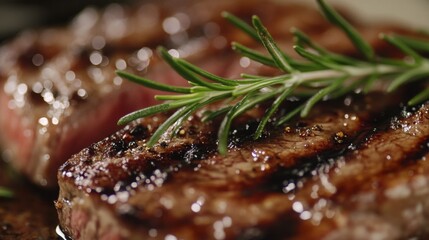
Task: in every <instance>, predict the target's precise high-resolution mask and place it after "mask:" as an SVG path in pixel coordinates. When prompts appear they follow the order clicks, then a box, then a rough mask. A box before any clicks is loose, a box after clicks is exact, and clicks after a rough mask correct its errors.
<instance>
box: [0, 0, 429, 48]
mask: <svg viewBox="0 0 429 240" xmlns="http://www.w3.org/2000/svg"><path fill="white" fill-rule="evenodd" d="M131 1H132V0H122V1H120V0H116V2H121V3H124V2H131ZM158 1H162V0H158ZM277 1H295V2H301V3H304V4H309V5H316V1H315V0H277ZM326 1H327V2H328V3H331V4H336V5H338V6H341V7H343V8H346V9H348V10H349V11H350V12H351V14H352V15H354V16H359V20H360V21H363V22H373V21H381V22H389V23H395V24H398V25H404V26H407V27H411V28H415V29H426V30H429V1H428V0H376V1H374V0H359V1H352V0H326ZM112 2H115V1H114V0H71V1H65V0H37V1H34V0H0V42H1V41H4V40H5V39H7V38H10V37H12V36H13V35H15V34H16V33H17V32H19V31H21V30H23V29H28V28H36V27H39V26H46V25H58V24H64V23H65V22H68V21H70V19H71V18H72V17H73V16H75V15H76V14H77V13H78V12H79V11H81V10H82V9H83V8H85V7H86V6H97V7H101V6H104V5H107V4H109V3H112Z"/></svg>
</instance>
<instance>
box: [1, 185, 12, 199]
mask: <svg viewBox="0 0 429 240" xmlns="http://www.w3.org/2000/svg"><path fill="white" fill-rule="evenodd" d="M11 197H13V192H12V191H10V190H9V189H7V188H4V187H0V198H11Z"/></svg>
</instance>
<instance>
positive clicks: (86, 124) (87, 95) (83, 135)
mask: <svg viewBox="0 0 429 240" xmlns="http://www.w3.org/2000/svg"><path fill="white" fill-rule="evenodd" d="M154 2H155V1H144V2H142V3H139V4H135V6H128V7H122V6H119V5H117V4H116V5H111V6H109V7H107V8H106V9H105V10H103V11H97V10H95V9H91V8H89V9H86V10H84V11H83V12H82V13H81V14H80V15H79V16H77V17H76V19H75V20H74V21H73V22H72V23H70V25H68V26H66V27H64V28H52V29H44V30H40V31H28V32H25V33H22V34H21V35H20V36H18V37H17V38H16V39H14V40H13V41H10V42H9V43H8V44H6V45H4V46H3V47H2V48H1V49H0V89H1V91H0V128H1V129H2V131H0V144H1V147H2V149H3V152H4V153H5V154H4V155H5V156H6V157H7V159H8V160H9V162H11V164H12V165H13V166H15V168H17V169H19V170H20V171H21V172H23V173H24V174H26V175H27V176H28V177H29V178H30V179H32V180H33V181H34V182H35V183H37V184H39V185H42V186H56V183H57V181H56V172H57V170H58V167H59V166H60V165H61V164H62V163H63V162H64V161H65V160H66V159H68V158H69V157H70V156H71V155H72V154H74V153H77V152H78V151H80V150H81V149H83V148H84V147H86V146H88V145H89V144H91V143H93V142H95V141H98V140H101V139H102V138H104V137H106V136H108V135H109V134H111V133H113V132H115V131H116V130H118V127H117V126H116V123H115V121H116V119H118V118H119V117H120V116H122V115H124V114H126V113H128V112H130V111H132V110H135V109H137V108H141V107H144V106H148V105H150V104H153V103H154V102H153V95H154V94H155V91H150V90H147V89H142V88H140V87H136V86H135V85H134V84H130V83H128V82H124V81H122V79H120V78H118V77H115V70H116V69H118V68H119V69H124V68H127V69H128V70H129V71H132V72H134V73H137V74H141V75H145V76H147V77H149V78H153V77H152V76H157V75H161V74H162V75H163V76H164V77H163V78H160V81H164V82H169V83H174V84H177V82H178V81H179V84H180V82H182V80H181V79H180V78H178V75H177V74H175V73H173V71H172V70H170V69H169V68H166V67H165V66H164V65H165V64H163V63H159V64H158V63H157V62H159V61H158V60H157V59H156V57H155V55H156V54H153V52H154V50H153V48H154V47H155V46H156V45H158V44H162V45H166V46H168V47H175V48H177V50H178V52H179V53H180V54H181V55H182V56H187V57H188V58H189V59H190V60H193V61H198V62H199V63H200V66H207V67H206V68H207V69H208V70H209V71H213V72H216V73H222V72H223V71H222V70H223V69H224V68H225V66H226V65H228V64H229V61H226V62H223V63H221V64H219V63H214V62H213V60H211V59H203V58H202V56H204V55H207V54H210V53H212V52H213V51H214V50H216V51H219V52H220V53H221V52H222V51H223V50H222V49H226V48H228V45H227V44H226V43H227V40H226V39H225V38H226V37H228V36H230V35H233V37H236V36H241V35H240V34H237V31H230V30H231V29H232V27H229V28H223V29H222V32H220V27H219V21H220V19H221V17H220V12H221V10H230V11H232V12H237V13H238V14H243V15H246V14H247V15H250V14H251V12H252V11H250V10H249V9H250V8H251V7H252V6H253V5H254V4H253V5H252V4H251V2H249V4H248V7H247V8H240V4H239V3H238V2H237V3H230V1H217V2H216V3H213V2H210V1H207V2H206V3H204V4H202V3H201V1H195V2H192V1H189V2H187V4H186V5H183V6H182V5H181V4H183V2H182V1H174V0H171V1H164V2H163V3H157V4H154ZM179 3H181V4H179ZM207 8H208V9H211V11H207V10H206V9H207ZM295 9H301V11H304V12H308V13H311V12H314V11H313V10H308V9H305V8H302V7H301V8H300V7H295ZM259 11H261V13H262V12H265V14H263V15H264V16H267V15H268V13H270V12H274V11H273V7H272V6H271V7H265V8H263V9H261V10H259ZM191 13H192V14H191ZM190 16H192V17H190ZM277 16H280V15H277ZM319 18H320V16H319ZM169 21H170V24H171V21H173V23H172V24H173V25H172V26H169V25H168V24H169ZM175 21H179V23H180V24H181V25H180V26H179V28H178V29H175V28H174V27H175V26H176V25H174V23H176V22H175ZM222 24H224V22H222ZM163 25H165V26H163ZM324 25H326V24H325V23H317V22H316V23H315V22H313V21H311V23H310V24H301V25H300V26H303V28H304V29H306V28H314V27H315V26H320V27H322V28H323V26H324ZM164 29H165V31H164ZM285 33H286V34H289V33H288V32H287V28H286V29H283V30H281V31H278V34H285ZM221 34H222V35H221ZM241 38H243V37H241ZM210 61H211V62H210ZM231 61H232V59H231ZM224 64H225V65H224ZM238 69H239V68H237V69H236V70H238ZM225 74H237V72H235V71H231V72H228V73H225Z"/></svg>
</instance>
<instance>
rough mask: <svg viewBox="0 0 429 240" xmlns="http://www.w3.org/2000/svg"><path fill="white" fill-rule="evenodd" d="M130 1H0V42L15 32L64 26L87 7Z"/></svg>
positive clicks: (128, 0) (127, 0)
mask: <svg viewBox="0 0 429 240" xmlns="http://www.w3.org/2000/svg"><path fill="white" fill-rule="evenodd" d="M130 1H131V0H122V1H121V0H117V1H114V0H36V1H34V0H0V41H2V40H5V39H7V38H9V37H12V36H13V35H15V34H16V33H17V32H19V31H21V30H23V29H28V28H36V27H40V26H46V25H50V26H52V25H59V24H64V23H66V22H68V21H70V20H71V18H73V16H75V15H76V14H77V13H78V12H80V11H81V10H82V9H83V8H85V7H87V6H96V7H102V6H104V5H107V4H109V3H112V2H130Z"/></svg>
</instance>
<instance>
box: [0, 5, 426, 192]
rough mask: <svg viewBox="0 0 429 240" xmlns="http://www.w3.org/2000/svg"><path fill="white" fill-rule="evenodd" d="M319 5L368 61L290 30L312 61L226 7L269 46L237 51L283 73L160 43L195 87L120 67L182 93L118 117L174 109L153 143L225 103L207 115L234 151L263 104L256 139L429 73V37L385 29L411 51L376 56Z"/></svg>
mask: <svg viewBox="0 0 429 240" xmlns="http://www.w3.org/2000/svg"><path fill="white" fill-rule="evenodd" d="M317 3H318V4H319V7H320V9H321V11H322V12H323V14H324V15H325V17H326V18H327V19H328V20H329V22H331V23H332V24H333V25H335V26H337V27H339V28H340V29H341V30H342V31H344V32H345V34H346V35H347V36H348V38H349V39H350V40H351V42H352V43H353V44H354V46H355V48H356V49H357V50H358V51H359V52H360V53H361V54H362V56H364V59H355V58H352V57H349V56H345V55H341V54H338V53H333V52H331V51H329V50H327V49H325V48H323V47H322V46H321V45H319V44H317V43H315V42H313V40H312V39H311V38H310V37H309V36H307V35H306V34H305V33H304V32H301V31H300V30H299V29H296V28H293V29H292V30H291V32H292V34H293V35H294V39H295V43H296V45H295V46H294V50H295V51H296V52H297V53H298V54H299V55H301V57H303V58H304V59H305V60H304V61H303V60H302V59H294V58H292V57H290V56H289V55H287V54H286V53H285V52H284V51H282V50H281V49H280V48H279V45H278V44H277V43H276V41H275V39H273V37H272V36H271V34H270V32H269V30H268V29H267V27H265V26H264V24H263V23H262V21H261V20H260V19H259V17H257V16H253V17H252V22H251V23H252V25H250V24H248V23H247V22H245V21H243V20H241V19H239V18H237V17H236V16H234V15H232V14H231V13H227V12H224V13H222V15H223V16H224V17H225V18H226V19H227V20H228V21H229V22H231V23H232V24H233V25H234V26H235V27H237V28H238V29H240V30H241V31H243V32H244V33H246V34H247V35H249V36H250V37H251V38H253V39H255V40H256V41H257V42H258V43H260V44H261V45H262V46H263V47H264V48H265V50H266V51H265V52H264V53H263V52H260V51H257V50H254V49H250V48H248V47H246V46H244V45H242V44H240V43H236V42H233V43H232V48H233V50H235V51H236V52H237V53H238V54H240V55H242V56H245V57H248V58H249V59H251V60H253V61H256V62H259V63H261V64H263V65H267V66H270V67H274V68H277V69H279V70H281V71H282V74H280V75H278V76H254V75H248V74H242V75H241V76H242V78H241V79H228V78H224V77H220V76H216V75H215V74H212V73H209V72H207V71H205V70H203V69H201V68H199V67H197V66H195V65H193V64H191V63H189V62H187V61H186V60H184V59H178V58H175V57H173V56H171V55H170V54H169V53H168V51H167V50H166V49H165V48H162V47H160V48H158V52H159V54H160V55H161V57H162V58H163V59H164V60H165V61H166V62H167V63H168V64H169V65H170V66H171V67H172V68H173V69H174V70H175V71H177V72H178V73H179V74H180V75H181V76H182V77H183V78H184V79H186V80H187V81H188V82H189V83H190V86H189V87H176V86H170V85H166V84H161V83H158V82H155V81H152V80H149V79H145V78H143V77H139V76H136V75H133V74H130V73H127V72H124V71H117V74H118V75H119V76H121V77H123V78H126V79H129V80H131V81H133V82H137V83H140V84H142V85H144V86H146V87H149V88H154V89H158V90H163V91H167V92H174V93H177V95H158V96H156V99H158V100H164V101H165V102H164V103H161V104H159V105H155V106H151V107H147V108H145V109H141V110H138V111H135V112H133V113H130V114H128V115H126V116H124V117H122V118H121V119H120V120H119V121H118V123H119V124H127V123H129V122H131V121H133V120H136V119H138V118H141V117H147V116H150V115H153V114H156V113H160V112H165V111H170V110H175V112H174V113H173V114H172V115H171V116H170V117H169V118H168V119H167V120H166V121H165V122H164V123H163V124H161V126H160V127H159V128H158V129H157V130H156V131H155V133H154V134H153V135H152V137H151V139H150V140H149V141H148V142H147V146H148V147H152V146H154V145H155V144H157V142H158V141H159V139H160V138H161V137H170V138H171V137H174V136H175V135H176V133H177V131H178V129H180V126H181V125H182V124H183V122H184V121H186V120H187V119H188V117H189V116H190V115H191V114H192V113H194V112H195V111H196V110H198V109H201V108H204V107H205V106H206V105H208V104H211V103H214V102H222V104H219V108H218V109H215V110H213V109H212V110H210V111H207V112H206V113H205V114H204V115H203V118H202V121H210V120H213V119H214V118H216V117H222V116H223V120H222V122H221V124H220V127H219V129H218V140H219V141H218V151H219V152H220V153H221V154H227V152H228V141H229V134H230V128H231V125H232V123H233V121H234V119H235V118H236V117H237V116H239V115H241V114H243V113H244V112H246V111H248V110H249V109H251V108H253V107H254V106H256V105H258V104H260V103H263V102H267V101H268V100H271V101H272V104H271V106H270V107H268V108H267V111H266V112H265V115H264V116H263V117H262V118H261V120H260V123H259V126H258V128H257V129H256V131H255V133H254V136H253V137H254V139H258V138H260V137H261V136H262V134H263V132H264V129H265V127H266V125H267V124H268V122H270V121H271V124H272V125H274V126H280V125H282V124H284V123H286V122H287V121H290V120H291V119H292V118H294V117H296V116H300V117H306V116H307V115H308V114H309V113H310V112H311V109H312V108H313V107H314V105H316V104H317V103H318V102H320V101H324V100H326V99H333V98H338V97H341V96H344V95H345V94H347V93H351V92H353V91H355V90H356V89H363V91H362V93H363V94H366V93H367V92H369V91H371V90H372V89H373V87H374V82H375V81H377V79H379V78H383V80H384V81H389V82H390V85H389V87H388V89H387V92H390V91H395V90H396V89H398V88H399V87H401V86H403V85H404V84H408V83H410V82H412V81H421V80H423V79H425V77H429V59H428V58H426V57H425V55H424V54H422V53H427V52H429V40H425V39H417V38H412V37H407V36H401V35H395V34H391V35H381V38H382V39H383V40H384V41H386V42H388V43H389V44H391V45H392V46H394V47H396V48H397V49H398V50H400V51H401V52H403V53H404V55H406V58H404V59H394V58H387V59H386V58H383V57H380V56H377V55H376V53H375V51H374V50H373V49H372V47H371V45H369V44H368V43H367V42H366V41H365V40H364V39H363V37H362V36H361V35H360V34H359V32H358V31H357V30H356V29H355V28H354V27H353V26H352V25H351V24H350V23H348V22H347V21H346V20H345V19H344V18H343V17H342V16H341V15H340V14H339V13H338V12H336V11H335V10H334V9H333V8H332V7H330V6H329V5H328V4H326V3H325V2H324V0H317ZM267 53H268V54H267ZM410 59H411V60H412V61H410ZM289 97H294V98H298V99H300V101H301V104H300V105H298V106H297V107H295V108H294V109H291V110H290V111H289V112H286V113H283V115H281V116H276V118H274V119H271V117H272V116H273V115H274V114H275V113H276V112H278V109H279V108H280V106H281V105H282V103H284V102H285V101H286V99H287V98H289ZM427 99H429V89H423V90H422V91H421V92H420V93H419V94H417V95H416V96H414V97H412V98H411V99H410V100H409V102H408V104H409V105H415V104H419V103H421V102H423V101H426V100H427ZM0 190H1V188H0Z"/></svg>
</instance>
